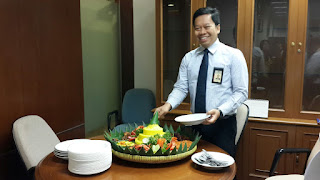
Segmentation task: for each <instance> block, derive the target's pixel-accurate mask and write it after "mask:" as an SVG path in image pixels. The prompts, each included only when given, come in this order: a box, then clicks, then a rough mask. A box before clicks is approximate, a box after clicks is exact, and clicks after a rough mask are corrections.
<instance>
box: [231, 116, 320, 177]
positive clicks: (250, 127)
mask: <svg viewBox="0 0 320 180" xmlns="http://www.w3.org/2000/svg"><path fill="white" fill-rule="evenodd" d="M319 132H320V128H319V127H317V126H307V125H295V124H286V123H274V122H263V121H257V120H251V121H249V123H248V124H247V127H246V129H245V132H244V134H243V141H242V143H243V144H242V146H243V151H242V152H241V154H238V156H241V157H242V158H241V160H242V161H241V162H239V161H238V162H237V163H238V172H237V173H238V174H239V175H238V177H239V179H265V178H266V177H268V174H269V170H270V167H271V164H272V160H273V157H274V154H275V152H276V151H277V150H278V149H280V148H310V149H312V147H313V146H314V144H315V142H316V140H317V139H318V135H319ZM305 162H306V155H305V154H286V155H284V156H283V157H282V158H281V160H280V162H279V164H278V167H277V170H276V173H277V174H292V173H298V174H302V173H303V172H304V168H305Z"/></svg>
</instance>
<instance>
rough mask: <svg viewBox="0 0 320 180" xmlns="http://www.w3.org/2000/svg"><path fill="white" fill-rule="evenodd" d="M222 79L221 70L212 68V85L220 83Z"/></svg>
mask: <svg viewBox="0 0 320 180" xmlns="http://www.w3.org/2000/svg"><path fill="white" fill-rule="evenodd" d="M222 77H223V68H214V69H213V77H212V83H218V84H221V83H222Z"/></svg>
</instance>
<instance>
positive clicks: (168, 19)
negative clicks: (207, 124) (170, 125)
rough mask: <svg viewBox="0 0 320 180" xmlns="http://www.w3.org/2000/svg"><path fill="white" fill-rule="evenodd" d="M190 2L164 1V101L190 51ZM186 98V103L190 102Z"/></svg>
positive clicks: (179, 0) (178, 0)
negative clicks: (185, 56)
mask: <svg viewBox="0 0 320 180" xmlns="http://www.w3.org/2000/svg"><path fill="white" fill-rule="evenodd" d="M190 7H191V3H190V0H163V101H165V100H167V98H168V95H169V94H170V92H171V91H172V89H173V85H174V83H175V82H176V80H177V75H178V72H179V66H180V62H181V60H182V58H183V56H184V55H185V53H187V52H188V51H189V50H190V11H191V10H190ZM189 101H190V99H189V98H186V99H185V101H184V102H189Z"/></svg>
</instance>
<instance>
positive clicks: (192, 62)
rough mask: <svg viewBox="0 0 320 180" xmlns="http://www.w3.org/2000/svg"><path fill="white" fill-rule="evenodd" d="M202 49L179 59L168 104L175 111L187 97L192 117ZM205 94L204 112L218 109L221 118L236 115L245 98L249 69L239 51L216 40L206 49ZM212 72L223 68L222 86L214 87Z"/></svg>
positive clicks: (216, 85)
mask: <svg viewBox="0 0 320 180" xmlns="http://www.w3.org/2000/svg"><path fill="white" fill-rule="evenodd" d="M203 50H204V48H203V47H201V46H200V47H198V48H197V49H195V50H192V51H190V52H188V53H187V54H186V55H185V56H184V57H183V59H182V62H181V64H180V68H179V74H178V78H177V82H176V83H175V84H174V88H173V90H172V92H171V93H170V95H169V96H168V100H167V102H168V103H170V104H171V106H172V109H175V108H176V107H177V106H178V105H179V104H180V103H181V102H182V101H183V100H184V99H185V98H186V96H187V94H188V92H189V93H190V100H191V112H192V113H194V102H195V96H196V89H197V82H198V74H199V69H200V65H201V62H202V58H203V54H204V52H203ZM208 50H209V64H208V75H207V90H206V112H208V111H210V110H211V109H219V110H221V111H222V113H223V115H231V114H234V113H236V109H237V108H238V107H239V106H240V105H241V104H242V103H243V102H244V101H245V100H246V99H247V98H248V68H247V64H246V61H245V58H244V56H243V54H242V52H241V51H240V50H239V49H235V48H232V47H230V46H227V45H225V44H223V43H221V42H220V41H219V39H217V40H216V41H215V42H214V43H213V44H212V45H211V46H210V47H209V48H208ZM214 68H223V76H222V82H221V84H219V83H213V81H212V78H213V73H214Z"/></svg>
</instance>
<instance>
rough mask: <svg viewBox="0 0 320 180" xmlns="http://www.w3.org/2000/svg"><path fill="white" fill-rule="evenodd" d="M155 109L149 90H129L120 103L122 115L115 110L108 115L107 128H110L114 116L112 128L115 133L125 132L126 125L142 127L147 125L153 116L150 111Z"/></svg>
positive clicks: (153, 98) (154, 102)
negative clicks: (114, 125)
mask: <svg viewBox="0 0 320 180" xmlns="http://www.w3.org/2000/svg"><path fill="white" fill-rule="evenodd" d="M155 107H156V100H155V96H154V94H153V92H152V91H151V90H149V89H142V88H141V89H140V88H137V89H130V90H128V91H127V92H126V94H125V95H124V98H123V103H122V113H121V117H120V116H119V111H118V110H115V111H112V112H110V113H108V128H109V129H112V128H111V127H110V124H111V121H112V117H113V116H115V124H116V127H114V128H115V129H116V130H117V131H120V130H122V131H125V128H126V127H127V126H128V124H130V125H132V126H134V124H137V125H142V124H143V123H145V124H148V123H149V121H150V119H151V118H152V116H153V113H152V111H151V110H152V109H153V108H155Z"/></svg>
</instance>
